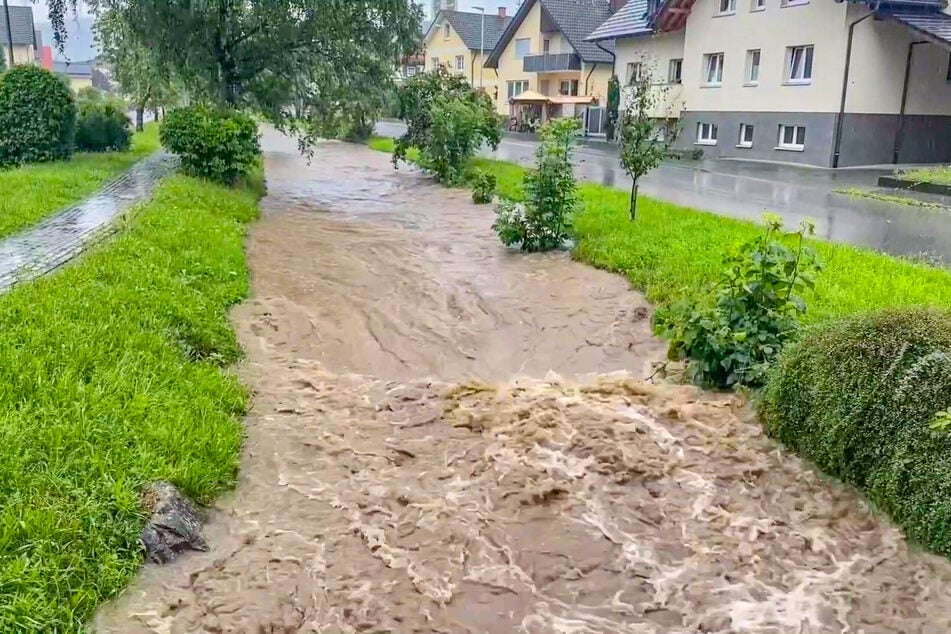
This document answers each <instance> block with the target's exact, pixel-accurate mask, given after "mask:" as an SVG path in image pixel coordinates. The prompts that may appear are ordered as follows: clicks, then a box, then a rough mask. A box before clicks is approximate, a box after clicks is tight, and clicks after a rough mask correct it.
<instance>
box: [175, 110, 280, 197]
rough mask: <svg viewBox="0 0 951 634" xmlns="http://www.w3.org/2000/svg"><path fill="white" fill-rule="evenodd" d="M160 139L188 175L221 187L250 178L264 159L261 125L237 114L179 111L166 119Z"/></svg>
mask: <svg viewBox="0 0 951 634" xmlns="http://www.w3.org/2000/svg"><path fill="white" fill-rule="evenodd" d="M160 136H161V139H162V145H163V146H164V147H165V148H166V149H167V150H168V151H170V152H172V153H173V154H175V155H177V156H178V158H179V159H180V160H181V164H182V168H183V170H184V171H185V172H186V173H188V174H191V175H193V176H200V177H202V178H207V179H209V180H212V181H216V182H220V183H232V182H234V181H235V180H236V179H238V178H239V177H241V176H244V175H245V174H248V173H249V172H250V171H251V170H252V169H254V167H255V166H256V165H257V164H258V161H259V160H260V157H261V145H260V140H259V135H258V126H257V123H255V121H254V119H252V118H251V117H250V116H248V115H246V114H243V113H240V112H236V111H233V110H221V109H217V108H212V107H209V106H203V105H195V106H188V107H186V108H176V109H175V110H172V111H170V112H169V113H168V116H166V118H165V122H164V123H163V124H162V129H161V132H160Z"/></svg>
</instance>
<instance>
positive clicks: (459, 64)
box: [456, 55, 466, 70]
mask: <svg viewBox="0 0 951 634" xmlns="http://www.w3.org/2000/svg"><path fill="white" fill-rule="evenodd" d="M465 69H466V57H465V55H456V70H465Z"/></svg>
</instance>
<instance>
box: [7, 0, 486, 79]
mask: <svg viewBox="0 0 951 634" xmlns="http://www.w3.org/2000/svg"><path fill="white" fill-rule="evenodd" d="M4 2H6V0H4ZM472 8H473V9H475V10H476V11H478V12H479V13H481V14H482V33H481V35H480V38H481V39H480V40H479V88H482V87H483V85H482V72H483V70H484V69H485V7H472Z"/></svg>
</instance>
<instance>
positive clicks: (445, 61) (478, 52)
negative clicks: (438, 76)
mask: <svg viewBox="0 0 951 634" xmlns="http://www.w3.org/2000/svg"><path fill="white" fill-rule="evenodd" d="M483 18H484V19H483ZM511 22H512V18H511V17H509V16H508V15H506V11H505V8H501V9H499V13H498V14H488V15H485V16H483V15H482V14H481V13H468V12H464V11H449V10H442V11H440V12H439V13H437V14H436V18H435V19H434V20H433V22H432V24H431V25H430V26H429V30H427V31H426V34H425V35H424V36H423V47H424V50H425V53H424V54H425V60H426V63H425V70H427V71H431V70H434V69H435V68H436V67H437V66H442V67H444V68H446V69H448V70H450V71H452V72H456V73H459V74H461V75H465V77H466V79H468V80H469V83H470V84H472V86H473V87H475V88H481V89H483V90H485V92H486V93H487V94H489V95H490V96H493V98H494V95H495V92H496V86H497V77H496V75H495V73H494V72H493V71H490V70H487V69H484V68H483V62H484V59H485V58H487V57H488V56H489V54H490V53H491V52H492V49H494V48H495V46H496V45H497V44H498V42H499V38H501V37H502V33H504V32H505V28H506V27H507V26H508V25H509V24H510V23H511Z"/></svg>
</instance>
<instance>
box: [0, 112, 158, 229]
mask: <svg viewBox="0 0 951 634" xmlns="http://www.w3.org/2000/svg"><path fill="white" fill-rule="evenodd" d="M158 147H159V139H158V125H157V124H155V123H150V124H148V125H147V126H146V128H145V131H143V132H137V133H136V134H135V135H133V137H132V147H131V148H130V149H129V151H128V152H95V153H80V154H75V155H74V156H73V157H72V158H71V159H70V160H68V161H60V162H56V163H41V164H38V165H25V166H23V167H17V168H14V169H10V170H2V171H0V238H2V237H4V236H8V235H10V234H12V233H16V232H17V231H20V230H21V229H25V228H27V227H29V226H31V225H33V224H35V223H37V222H38V221H40V220H42V219H43V218H45V217H46V216H49V215H50V214H52V213H54V212H57V211H59V210H60V209H62V208H63V207H66V206H68V205H71V204H73V203H76V202H79V201H80V200H82V199H83V198H85V197H87V196H89V195H90V194H92V193H94V192H95V191H97V190H98V189H100V188H101V187H102V186H103V185H104V184H105V183H106V182H107V181H109V180H111V179H113V178H115V177H116V176H118V175H119V174H121V173H122V172H124V171H126V170H127V169H129V168H130V167H132V166H133V165H134V164H135V163H136V162H138V161H139V160H141V159H142V158H143V157H145V156H146V155H148V154H151V153H152V152H154V151H155V150H157V149H158Z"/></svg>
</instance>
